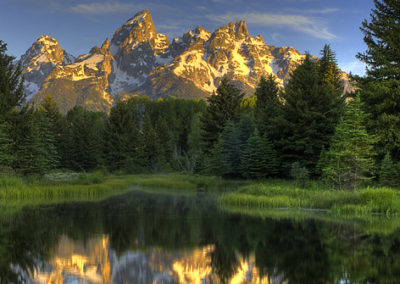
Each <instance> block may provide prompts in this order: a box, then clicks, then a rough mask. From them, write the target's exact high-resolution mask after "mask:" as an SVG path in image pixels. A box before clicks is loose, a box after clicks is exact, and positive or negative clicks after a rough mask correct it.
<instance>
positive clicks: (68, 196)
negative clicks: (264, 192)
mask: <svg viewBox="0 0 400 284" xmlns="http://www.w3.org/2000/svg"><path fill="white" fill-rule="evenodd" d="M246 184H248V182H243V181H230V180H224V179H221V178H218V177H205V176H195V175H184V174H141V175H110V174H107V173H104V172H94V173H81V174H78V173H52V174H48V175H45V176H44V177H43V178H41V179H35V178H32V177H31V178H21V177H17V176H10V175H0V217H1V218H4V217H7V216H12V215H14V214H15V213H16V212H18V211H19V210H21V209H22V208H23V207H25V206H35V205H41V204H51V203H58V202H79V201H100V200H103V199H106V198H108V197H110V196H112V195H115V194H121V193H124V192H126V191H127V190H135V189H139V190H144V191H147V192H153V193H161V192H162V193H171V194H192V193H197V192H226V191H232V190H235V189H238V188H239V187H240V186H243V185H246ZM1 218H0V219H1Z"/></svg>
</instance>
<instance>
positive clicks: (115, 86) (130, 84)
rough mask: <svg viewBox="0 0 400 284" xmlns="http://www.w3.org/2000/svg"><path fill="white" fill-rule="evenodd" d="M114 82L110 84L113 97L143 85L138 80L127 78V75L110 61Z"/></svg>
mask: <svg viewBox="0 0 400 284" xmlns="http://www.w3.org/2000/svg"><path fill="white" fill-rule="evenodd" d="M112 68H113V75H114V80H113V81H112V82H110V85H109V87H110V89H111V93H112V94H113V95H118V94H119V93H120V92H127V91H129V90H130V89H134V88H136V87H139V86H140V85H142V84H143V82H141V81H140V80H139V79H137V78H134V77H132V76H129V75H128V73H126V72H124V71H123V70H121V69H120V68H119V67H118V65H117V63H116V62H115V61H114V60H113V61H112Z"/></svg>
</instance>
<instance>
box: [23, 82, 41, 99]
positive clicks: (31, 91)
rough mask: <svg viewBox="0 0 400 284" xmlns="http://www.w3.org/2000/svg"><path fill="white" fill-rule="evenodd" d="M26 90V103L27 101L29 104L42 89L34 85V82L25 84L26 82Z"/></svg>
mask: <svg viewBox="0 0 400 284" xmlns="http://www.w3.org/2000/svg"><path fill="white" fill-rule="evenodd" d="M24 89H25V95H26V97H25V101H26V102H29V101H30V99H31V98H32V97H33V96H34V95H35V94H36V93H37V92H39V90H40V87H39V86H38V85H37V84H35V83H33V82H28V81H25V82H24Z"/></svg>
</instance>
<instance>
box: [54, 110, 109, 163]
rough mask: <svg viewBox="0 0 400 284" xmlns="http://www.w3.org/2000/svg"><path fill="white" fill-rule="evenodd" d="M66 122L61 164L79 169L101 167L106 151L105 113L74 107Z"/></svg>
mask: <svg viewBox="0 0 400 284" xmlns="http://www.w3.org/2000/svg"><path fill="white" fill-rule="evenodd" d="M65 124H66V125H65V129H64V132H63V133H62V142H61V143H62V144H63V145H62V149H63V151H62V152H61V153H60V156H61V164H62V165H63V166H64V167H66V168H69V169H72V170H77V171H87V170H92V169H95V168H98V167H100V166H101V165H102V164H103V151H104V128H105V117H104V114H103V113H101V112H93V111H89V110H86V109H85V108H83V107H74V108H73V109H71V110H70V111H69V112H68V113H67V115H66V117H65Z"/></svg>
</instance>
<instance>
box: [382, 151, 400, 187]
mask: <svg viewBox="0 0 400 284" xmlns="http://www.w3.org/2000/svg"><path fill="white" fill-rule="evenodd" d="M379 183H380V184H381V185H383V186H390V187H395V186H398V185H399V173H398V168H397V167H396V165H395V164H394V163H393V161H392V158H391V157H390V153H389V152H387V153H386V155H385V158H384V159H383V161H382V163H381V168H380V172H379Z"/></svg>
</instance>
